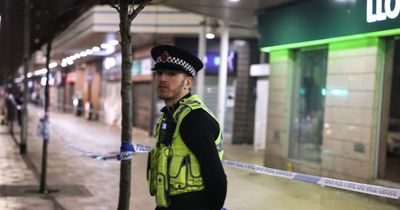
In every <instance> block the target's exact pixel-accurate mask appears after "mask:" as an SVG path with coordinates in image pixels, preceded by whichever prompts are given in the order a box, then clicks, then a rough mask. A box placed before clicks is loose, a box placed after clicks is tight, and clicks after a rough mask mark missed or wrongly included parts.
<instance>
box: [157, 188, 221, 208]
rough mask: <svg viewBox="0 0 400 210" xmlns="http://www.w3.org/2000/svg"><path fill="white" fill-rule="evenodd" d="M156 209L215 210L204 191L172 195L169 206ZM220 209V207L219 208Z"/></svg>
mask: <svg viewBox="0 0 400 210" xmlns="http://www.w3.org/2000/svg"><path fill="white" fill-rule="evenodd" d="M155 210H215V209H211V208H210V207H209V202H208V200H207V197H206V194H205V192H204V191H198V192H191V193H184V194H181V195H175V196H171V204H170V205H169V206H168V208H161V207H156V208H155ZM218 210H219V209H218Z"/></svg>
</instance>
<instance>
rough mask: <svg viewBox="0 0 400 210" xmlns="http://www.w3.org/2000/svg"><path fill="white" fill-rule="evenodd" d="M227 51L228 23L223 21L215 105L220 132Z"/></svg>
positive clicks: (226, 71) (223, 116) (223, 117)
mask: <svg viewBox="0 0 400 210" xmlns="http://www.w3.org/2000/svg"><path fill="white" fill-rule="evenodd" d="M228 51H229V26H228V23H227V22H226V21H225V20H224V21H223V22H222V25H221V47H220V53H221V54H220V58H221V63H220V66H219V72H218V103H217V118H218V120H219V122H220V124H221V129H222V131H223V128H224V122H225V101H226V84H227V77H228Z"/></svg>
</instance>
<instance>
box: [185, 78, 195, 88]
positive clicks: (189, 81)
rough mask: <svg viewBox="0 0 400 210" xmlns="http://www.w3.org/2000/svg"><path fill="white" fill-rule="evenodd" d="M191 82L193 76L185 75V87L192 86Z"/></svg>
mask: <svg viewBox="0 0 400 210" xmlns="http://www.w3.org/2000/svg"><path fill="white" fill-rule="evenodd" d="M192 84H193V77H191V76H187V77H186V78H185V87H186V88H188V89H189V88H192Z"/></svg>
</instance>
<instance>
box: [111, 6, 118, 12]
mask: <svg viewBox="0 0 400 210" xmlns="http://www.w3.org/2000/svg"><path fill="white" fill-rule="evenodd" d="M110 7H112V8H114V9H116V10H117V12H118V13H119V8H118V6H116V4H110Z"/></svg>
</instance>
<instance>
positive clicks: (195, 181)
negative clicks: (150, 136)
mask: <svg viewBox="0 0 400 210" xmlns="http://www.w3.org/2000/svg"><path fill="white" fill-rule="evenodd" d="M196 109H203V110H205V111H207V112H208V113H209V114H210V115H211V116H213V117H214V115H213V114H212V113H211V111H210V110H209V109H208V108H207V107H206V106H205V105H204V104H203V103H202V102H201V100H200V99H199V98H198V96H196V95H192V96H190V97H188V98H184V99H182V100H180V101H179V105H178V108H177V109H176V110H175V111H174V113H173V115H172V117H173V122H174V123H176V124H174V126H175V125H176V127H175V128H174V130H173V134H172V141H170V142H171V143H170V144H164V142H165V141H164V139H162V138H164V137H162V136H163V133H165V130H164V129H166V128H167V126H169V125H167V124H168V123H167V122H166V118H165V116H164V114H163V115H162V116H161V117H160V120H159V122H158V124H157V127H156V132H155V138H156V146H155V147H154V148H153V149H152V150H151V152H150V154H149V159H148V170H147V179H148V183H149V189H150V194H151V195H153V196H154V195H155V196H156V203H157V206H159V207H167V206H168V205H169V197H170V196H172V195H179V194H182V193H187V192H194V191H200V190H204V182H203V178H202V176H201V173H200V165H199V162H198V160H197V158H196V156H195V155H194V154H193V153H192V151H190V149H189V148H188V147H187V146H186V144H185V143H184V141H183V140H182V137H181V135H180V132H179V128H180V125H181V123H182V120H183V119H184V118H185V117H186V116H187V115H188V114H189V113H190V112H191V111H192V110H196ZM214 119H215V117H214ZM217 122H218V121H217ZM160 137H161V138H160ZM166 138H168V137H166ZM214 141H215V145H216V147H217V150H218V155H219V157H220V159H222V156H223V150H222V131H221V130H220V132H219V134H218V137H217V139H215V140H214ZM167 142H168V141H167Z"/></svg>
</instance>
